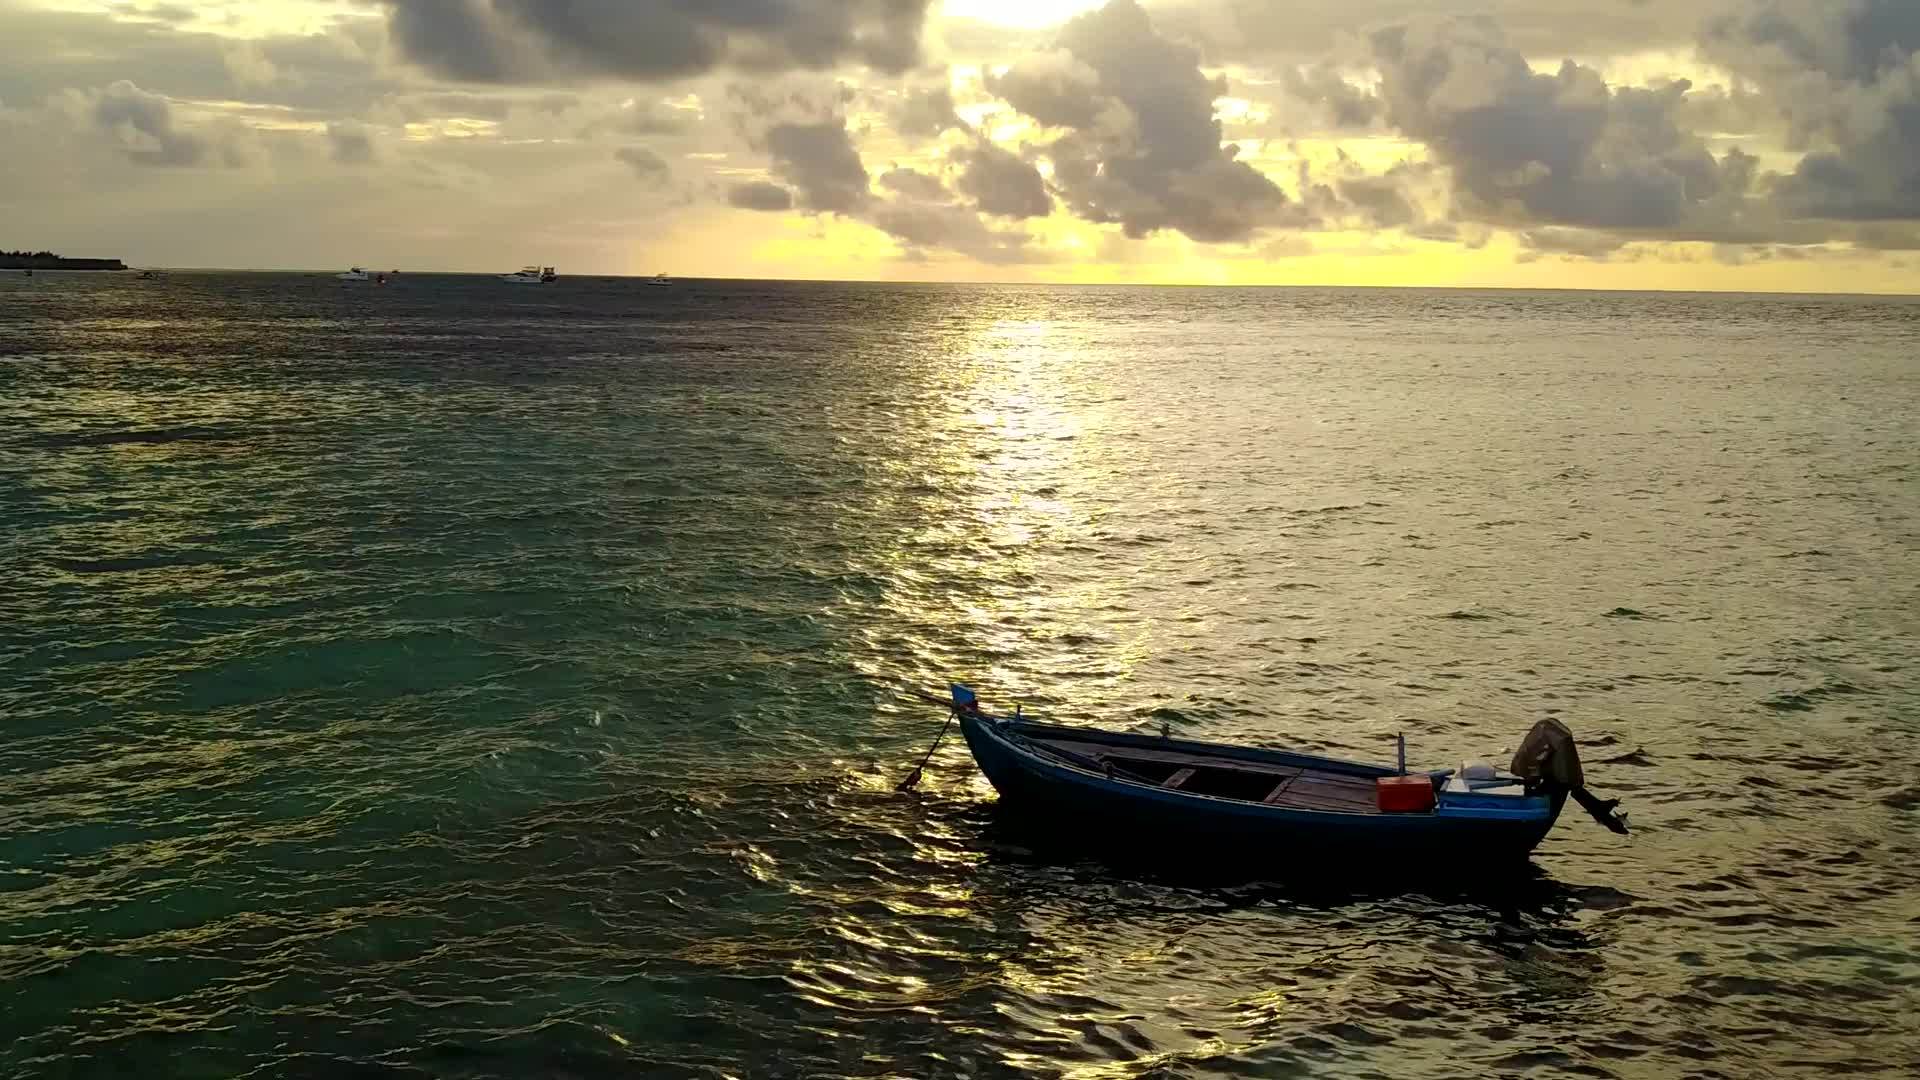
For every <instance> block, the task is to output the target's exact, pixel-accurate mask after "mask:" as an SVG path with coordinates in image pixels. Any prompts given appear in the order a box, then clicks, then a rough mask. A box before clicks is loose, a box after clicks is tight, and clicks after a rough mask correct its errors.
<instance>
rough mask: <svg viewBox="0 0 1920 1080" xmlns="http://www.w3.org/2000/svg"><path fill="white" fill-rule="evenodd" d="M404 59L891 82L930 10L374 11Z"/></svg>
mask: <svg viewBox="0 0 1920 1080" xmlns="http://www.w3.org/2000/svg"><path fill="white" fill-rule="evenodd" d="M382 3H383V5H384V6H385V8H386V10H387V26H388V30H389V33H390V35H391V37H392V41H393V43H394V45H395V46H396V47H397V48H398V50H399V51H400V53H401V54H402V55H403V56H405V57H406V58H407V59H409V60H411V61H413V62H414V63H416V64H419V65H420V66H422V67H424V68H426V69H428V70H430V71H432V72H434V73H435V74H437V75H440V76H442V77H445V78H450V79H456V80H460V81H464V82H490V83H511V82H566V81H573V80H575V79H580V78H586V79H596V78H597V79H622V80H633V81H640V82H653V81H662V80H669V79H680V78H686V77H689V76H694V75H700V74H704V73H706V72H709V71H712V70H714V69H716V68H720V67H734V68H741V69H746V70H753V71H769V72H771V71H787V70H812V71H820V70H826V69H830V68H834V67H838V66H840V65H843V64H849V63H857V64H863V65H865V66H867V67H870V68H873V69H875V70H877V71H881V72H886V73H891V74H897V73H900V72H903V71H905V70H907V69H908V68H911V67H913V66H914V65H915V64H917V63H918V62H919V59H920V37H921V33H922V30H923V27H924V23H925V20H926V14H927V8H928V4H929V0H697V2H689V0H382Z"/></svg>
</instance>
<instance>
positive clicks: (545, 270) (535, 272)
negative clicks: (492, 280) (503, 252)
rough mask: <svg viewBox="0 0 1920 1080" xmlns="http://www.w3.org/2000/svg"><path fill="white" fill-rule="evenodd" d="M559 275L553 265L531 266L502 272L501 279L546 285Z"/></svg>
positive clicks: (518, 282)
mask: <svg viewBox="0 0 1920 1080" xmlns="http://www.w3.org/2000/svg"><path fill="white" fill-rule="evenodd" d="M559 277H560V275H559V274H556V273H554V272H553V267H551V266H529V267H527V268H526V269H524V270H520V271H517V272H515V273H512V274H501V275H500V280H501V281H504V282H507V283H508V284H510V285H545V284H547V283H548V282H550V281H556V280H558V279H559Z"/></svg>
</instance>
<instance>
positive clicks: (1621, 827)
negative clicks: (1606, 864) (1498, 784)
mask: <svg viewBox="0 0 1920 1080" xmlns="http://www.w3.org/2000/svg"><path fill="white" fill-rule="evenodd" d="M1512 772H1513V775H1515V776H1518V777H1519V778H1520V779H1521V780H1523V781H1525V782H1526V785H1527V787H1528V788H1529V789H1536V788H1537V789H1542V790H1545V791H1549V792H1551V791H1564V792H1566V793H1567V794H1569V795H1572V796H1573V801H1575V802H1577V803H1579V804H1580V807H1581V809H1583V810H1585V811H1586V812H1587V813H1589V814H1591V815H1593V820H1595V821H1597V822H1599V823H1600V824H1602V825H1604V826H1606V827H1607V828H1608V829H1611V830H1612V831H1614V832H1616V833H1619V834H1620V835H1622V836H1625V835H1626V834H1627V815H1626V811H1624V810H1621V809H1620V800H1619V799H1601V798H1598V797H1596V796H1595V795H1594V794H1593V793H1592V792H1590V791H1588V790H1587V789H1586V777H1585V775H1583V774H1582V773H1581V771H1580V750H1579V748H1578V747H1576V746H1575V745H1574V743H1573V732H1571V731H1569V730H1567V725H1565V724H1563V723H1561V722H1560V721H1558V720H1555V719H1554V718H1552V717H1547V718H1546V719H1544V720H1542V721H1540V722H1539V723H1537V724H1535V725H1533V730H1532V731H1529V732H1527V737H1526V738H1525V739H1522V740H1521V741H1520V749H1518V750H1516V751H1514V753H1513V769H1512Z"/></svg>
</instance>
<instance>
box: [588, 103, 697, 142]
mask: <svg viewBox="0 0 1920 1080" xmlns="http://www.w3.org/2000/svg"><path fill="white" fill-rule="evenodd" d="M699 122H700V110H699V109H697V108H693V107H690V106H685V105H674V104H670V103H668V102H664V101H628V102H623V103H622V104H621V106H620V108H619V111H618V112H616V113H614V114H613V115H612V116H611V117H609V118H608V121H607V123H608V126H609V127H611V128H612V129H613V130H615V131H621V132H626V133H627V134H630V135H685V134H687V133H689V132H691V131H693V130H694V127H695V125H697V124H698V123H699Z"/></svg>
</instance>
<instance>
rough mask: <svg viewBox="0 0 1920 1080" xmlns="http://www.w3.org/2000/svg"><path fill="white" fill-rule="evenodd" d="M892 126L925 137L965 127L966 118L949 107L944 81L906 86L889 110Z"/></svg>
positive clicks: (911, 136)
mask: <svg viewBox="0 0 1920 1080" xmlns="http://www.w3.org/2000/svg"><path fill="white" fill-rule="evenodd" d="M890 120H891V122H892V124H893V129H894V130H895V131H897V132H899V133H900V134H902V135H905V136H906V137H908V138H909V139H928V138H933V137H934V136H937V135H940V134H941V133H943V132H946V131H951V130H955V129H958V130H961V131H965V130H967V122H966V121H965V120H962V119H960V114H959V113H958V112H956V111H955V110H954V107H953V91H952V90H951V89H949V88H948V87H947V86H946V84H944V83H943V84H941V85H939V86H931V87H922V88H918V89H913V90H908V91H907V92H906V93H905V94H903V95H901V98H900V101H899V103H898V104H896V105H895V106H894V108H893V110H892V112H891V115H890Z"/></svg>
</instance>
